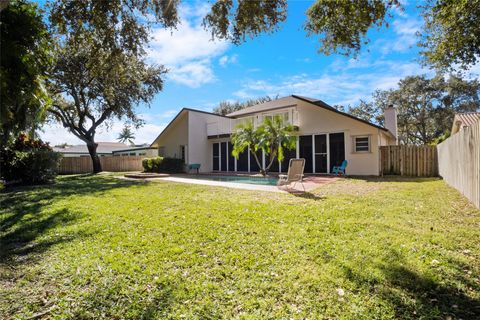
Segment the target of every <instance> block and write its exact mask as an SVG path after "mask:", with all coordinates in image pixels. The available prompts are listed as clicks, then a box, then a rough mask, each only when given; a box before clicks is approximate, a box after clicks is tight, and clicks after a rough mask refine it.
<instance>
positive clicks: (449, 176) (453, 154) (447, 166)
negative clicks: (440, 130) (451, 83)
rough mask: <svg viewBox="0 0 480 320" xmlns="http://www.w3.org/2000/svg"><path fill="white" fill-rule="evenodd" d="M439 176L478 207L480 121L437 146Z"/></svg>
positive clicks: (479, 204)
mask: <svg viewBox="0 0 480 320" xmlns="http://www.w3.org/2000/svg"><path fill="white" fill-rule="evenodd" d="M437 150H438V159H439V161H438V163H439V172H440V176H441V177H442V178H443V180H445V182H447V183H448V184H449V185H451V186H452V187H454V188H455V189H457V190H458V191H460V192H461V193H462V194H463V195H464V196H465V197H467V198H468V199H469V200H470V201H472V203H473V204H475V205H476V206H477V207H478V208H480V121H477V123H476V124H474V125H472V126H470V127H467V128H464V129H463V130H461V131H460V132H458V133H456V134H454V135H453V136H451V137H450V138H448V139H447V140H445V141H444V142H442V143H440V144H439V145H438V146H437Z"/></svg>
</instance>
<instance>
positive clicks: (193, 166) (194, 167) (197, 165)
mask: <svg viewBox="0 0 480 320" xmlns="http://www.w3.org/2000/svg"><path fill="white" fill-rule="evenodd" d="M199 169H200V163H192V164H189V165H188V171H189V172H190V170H197V173H198V171H199Z"/></svg>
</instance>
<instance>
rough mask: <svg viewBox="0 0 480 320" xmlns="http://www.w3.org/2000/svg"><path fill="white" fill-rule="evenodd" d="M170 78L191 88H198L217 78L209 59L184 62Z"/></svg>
mask: <svg viewBox="0 0 480 320" xmlns="http://www.w3.org/2000/svg"><path fill="white" fill-rule="evenodd" d="M169 77H170V79H172V80H173V81H176V82H178V83H181V84H184V85H186V86H189V87H191V88H198V87H200V86H202V85H203V84H205V83H209V82H213V81H214V80H215V79H216V78H215V75H214V73H213V70H212V68H211V66H210V61H209V60H201V61H194V62H190V63H187V64H184V65H182V66H180V67H177V68H176V69H173V71H172V72H171V73H170V76H169Z"/></svg>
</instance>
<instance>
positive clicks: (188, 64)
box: [148, 3, 229, 88]
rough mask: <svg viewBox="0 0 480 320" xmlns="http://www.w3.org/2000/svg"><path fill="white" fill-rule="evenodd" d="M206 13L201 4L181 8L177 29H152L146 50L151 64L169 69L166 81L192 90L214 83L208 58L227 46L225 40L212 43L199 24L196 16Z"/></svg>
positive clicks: (223, 50)
mask: <svg viewBox="0 0 480 320" xmlns="http://www.w3.org/2000/svg"><path fill="white" fill-rule="evenodd" d="M207 10H208V5H206V4H205V3H196V4H194V5H182V6H181V7H180V17H181V23H180V25H179V26H178V27H177V29H175V30H168V29H164V28H156V29H154V30H153V33H152V38H153V39H152V41H151V43H150V48H149V50H148V55H149V58H150V59H151V60H152V61H153V62H155V63H158V64H164V65H166V66H167V67H168V68H169V70H170V72H169V74H168V77H169V78H170V79H172V80H173V81H176V82H178V83H181V84H184V85H187V86H190V87H194V88H195V87H199V86H201V85H203V84H205V83H209V82H212V81H214V80H215V76H214V72H213V69H212V59H213V58H216V57H219V56H221V55H223V54H224V53H225V51H226V50H227V49H228V47H229V43H228V42H226V41H212V37H211V34H210V33H209V32H208V31H206V30H205V29H204V28H203V26H202V25H201V19H200V17H203V16H204V15H205V14H206V12H207ZM190 78H192V79H190Z"/></svg>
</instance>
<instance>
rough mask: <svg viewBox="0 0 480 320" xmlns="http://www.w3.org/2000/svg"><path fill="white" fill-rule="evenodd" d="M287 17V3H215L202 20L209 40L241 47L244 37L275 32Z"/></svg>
mask: <svg viewBox="0 0 480 320" xmlns="http://www.w3.org/2000/svg"><path fill="white" fill-rule="evenodd" d="M286 18H287V1H286V0H256V1H245V0H243V1H242V0H239V1H233V0H218V1H216V2H215V4H213V5H212V7H211V11H210V12H209V13H208V14H207V16H206V17H205V18H204V20H203V24H204V26H205V27H206V28H208V29H210V31H211V33H212V37H214V38H217V39H228V40H230V41H232V42H233V43H235V44H240V43H242V42H244V41H245V40H246V38H247V37H250V38H253V37H256V36H258V35H259V34H261V33H266V32H274V31H276V30H278V28H279V24H280V23H281V22H283V21H285V19H286Z"/></svg>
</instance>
